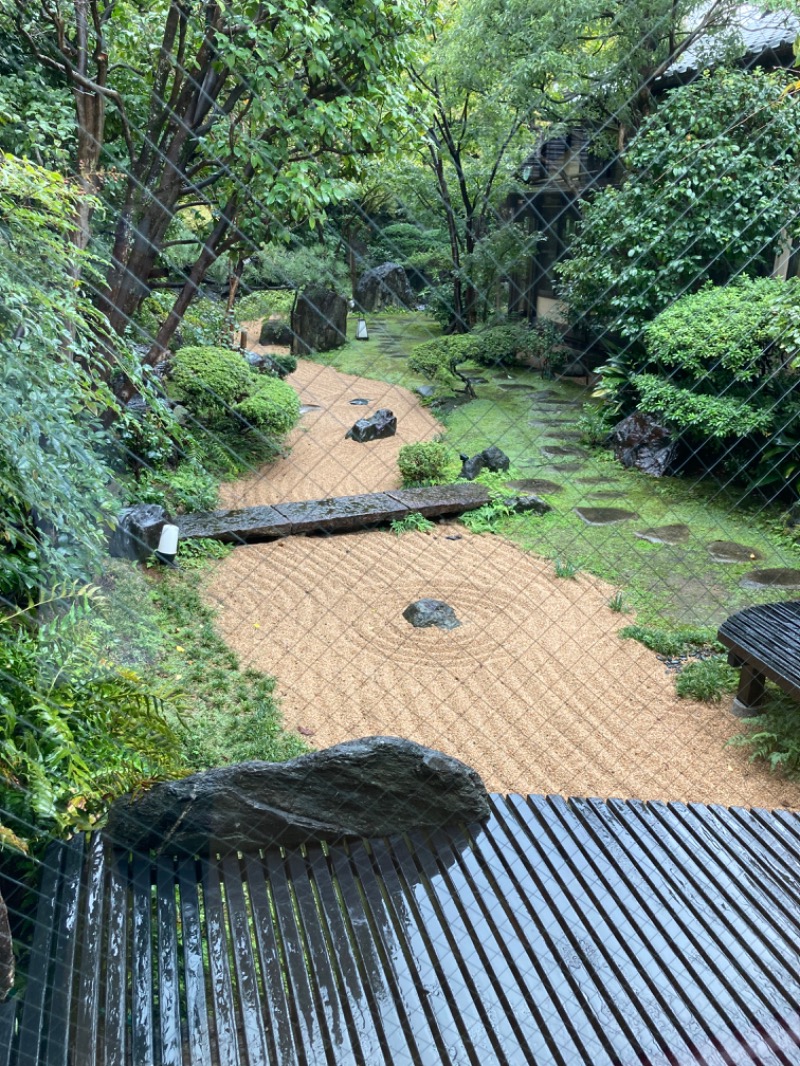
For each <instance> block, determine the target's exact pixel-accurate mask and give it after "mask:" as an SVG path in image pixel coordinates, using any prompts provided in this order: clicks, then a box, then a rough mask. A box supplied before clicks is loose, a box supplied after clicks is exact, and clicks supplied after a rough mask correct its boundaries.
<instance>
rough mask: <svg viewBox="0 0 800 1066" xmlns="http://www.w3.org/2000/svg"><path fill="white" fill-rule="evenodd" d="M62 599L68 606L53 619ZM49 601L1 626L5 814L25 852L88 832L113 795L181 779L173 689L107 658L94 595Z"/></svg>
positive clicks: (76, 593)
mask: <svg viewBox="0 0 800 1066" xmlns="http://www.w3.org/2000/svg"><path fill="white" fill-rule="evenodd" d="M56 597H59V598H60V597H63V598H64V600H65V601H67V602H68V599H71V600H72V602H71V604H70V606H69V608H68V609H65V608H66V602H65V603H64V604H63V605H61V604H59V605H58V608H59V609H58V611H57V612H56V613H54V611H55V608H56V604H55V602H54V601H55V599H56ZM50 601H51V602H50V603H49V604H48V606H47V609H42V606H40V613H39V614H38V616H37V611H36V608H34V607H31V608H27V609H25V610H20V611H17V612H15V613H14V614H12V615H8V616H6V617H5V618H3V619H0V810H2V812H3V820H4V822H5V823H6V825H7V828H9V829H11V831H12V832H13V833H14V834H15V835H16V837H17V838H18V839H19V840H20V841H22V842H24V843H25V844H31V843H34V842H36V841H38V839H40V838H41V837H46V836H47V835H50V834H53V833H55V834H60V833H63V832H66V831H67V830H70V829H88V828H90V827H91V826H92V825H93V824H94V823H95V822H96V821H97V820H98V818H100V817H101V816H102V814H103V812H104V811H105V809H106V807H107V805H108V803H109V801H110V800H111V799H113V798H114V797H115V796H117V795H120V794H122V793H124V792H127V791H129V790H130V789H132V788H135V787H136V786H137V785H138V784H140V783H141V782H143V781H145V780H148V779H151V778H153V777H163V776H170V775H174V774H175V773H178V772H179V771H180V761H179V758H178V745H177V739H176V737H175V734H174V732H173V730H172V729H171V728H170V727H169V725H168V724H167V720H166V718H165V710H166V708H167V707H168V706H170V705H171V706H172V707H173V709H174V708H175V707H176V703H175V700H176V694H175V691H174V689H170V688H167V687H155V686H153V685H152V684H151V683H149V682H145V681H144V680H143V679H142V678H141V677H140V676H139V675H138V674H137V673H135V672H134V671H132V670H130V669H128V668H125V667H121V666H118V665H116V664H115V663H113V662H111V661H110V660H109V659H107V658H105V657H104V655H103V648H102V643H101V640H100V638H99V636H98V633H97V631H96V630H95V629H94V628H93V627H92V624H91V623H92V612H93V611H96V610H99V609H100V608H99V607H98V597H97V590H96V589H94V588H92V587H91V586H85V587H83V588H73V589H62V590H60V591H59V592H57V593H56V594H55V595H54V596H51V597H50ZM2 846H3V839H2V835H0V848H2Z"/></svg>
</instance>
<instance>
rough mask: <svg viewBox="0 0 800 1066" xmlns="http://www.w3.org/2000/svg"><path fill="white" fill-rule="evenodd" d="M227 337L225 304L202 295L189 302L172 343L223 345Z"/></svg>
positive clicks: (183, 345)
mask: <svg viewBox="0 0 800 1066" xmlns="http://www.w3.org/2000/svg"><path fill="white" fill-rule="evenodd" d="M229 337H230V329H229V323H228V322H226V320H225V304H224V303H223V302H221V301H220V300H210V299H209V298H208V297H202V298H201V299H199V300H192V302H191V303H190V304H189V307H188V308H187V310H186V313H185V314H184V316H183V318H182V319H181V324H180V327H179V330H178V333H177V334H176V335H175V337H174V345H175V346H176V347H186V348H193V347H208V346H214V345H218V344H221V345H224V344H225V342H226V341H227V340H228V338H229Z"/></svg>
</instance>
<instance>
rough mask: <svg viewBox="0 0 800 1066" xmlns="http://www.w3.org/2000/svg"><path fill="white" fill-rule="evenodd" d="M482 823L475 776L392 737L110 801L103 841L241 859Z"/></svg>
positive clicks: (482, 793)
mask: <svg viewBox="0 0 800 1066" xmlns="http://www.w3.org/2000/svg"><path fill="white" fill-rule="evenodd" d="M488 815H489V805H488V798H487V794H486V789H485V787H484V785H483V782H482V781H481V779H480V777H479V776H478V774H477V773H476V772H475V771H474V770H472V769H470V768H469V767H468V766H465V765H464V763H461V762H459V761H458V760H457V759H453V758H451V757H450V756H448V755H444V754H442V753H441V752H439V751H433V750H431V749H430V748H424V747H422V746H421V745H419V744H415V743H414V742H413V741H410V740H401V739H399V738H397V737H366V738H364V739H362V740H351V741H348V742H347V743H345V744H339V745H337V746H336V747H334V748H328V749H327V750H325V751H318V752H313V753H312V754H310V755H303V756H301V757H300V758H298V759H292V760H290V761H289V762H285V763H265V762H247V763H240V764H238V765H236V766H226V767H222V768H220V769H216V770H207V771H205V772H204V773H200V774H194V775H193V776H191V777H185V778H183V779H182V780H177V781H165V782H162V783H160V784H157V785H154V786H153V787H152V788H151V789H149V790H148V791H146V792H143V793H132V794H130V795H128V796H124V797H122V798H121V799H119V800H117V801H116V802H115V803H114V804H112V806H111V810H110V811H109V816H108V823H107V826H106V829H105V833H106V835H107V836H108V837H109V838H110V839H111V840H113V841H114V842H115V843H118V844H121V845H123V846H124V847H126V848H127V847H130V848H134V849H136V850H140V851H144V850H150V849H152V850H155V851H157V852H159V853H166V854H175V853H178V852H201V851H204V850H206V849H207V848H208V847H209V846H211V847H212V848H214V849H217V850H222V851H235V850H241V851H249V850H254V849H256V848H263V847H268V846H270V845H275V844H285V845H295V844H302V843H305V842H306V841H310V840H338V839H340V838H342V837H348V836H350V837H382V836H388V835H389V834H392V833H404V832H408V831H410V830H413V829H417V828H424V827H434V826H442V825H447V824H448V823H451V822H462V821H463V822H472V821H476V820H481V819H484V818H486V817H488Z"/></svg>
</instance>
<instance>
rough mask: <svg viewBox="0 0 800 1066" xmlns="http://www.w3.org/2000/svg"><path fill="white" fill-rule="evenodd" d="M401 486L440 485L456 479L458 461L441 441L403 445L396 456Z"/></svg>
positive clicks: (458, 467) (450, 449)
mask: <svg viewBox="0 0 800 1066" xmlns="http://www.w3.org/2000/svg"><path fill="white" fill-rule="evenodd" d="M397 465H398V466H399V467H400V474H401V476H402V478H403V485H404V486H405V487H406V488H409V487H411V486H413V485H441V484H444V483H446V482H448V481H454V480H455V478H456V477H458V473H459V470H460V465H461V464H460V461H459V459H458V456H457V455H456V453H455V452H454V451H453V449H452V448H450V447H448V445H446V444H443V443H442V442H441V441H435V440H430V441H422V442H421V443H419V444H404V445H403V447H402V448H401V449H400V453H399V455H398V456H397Z"/></svg>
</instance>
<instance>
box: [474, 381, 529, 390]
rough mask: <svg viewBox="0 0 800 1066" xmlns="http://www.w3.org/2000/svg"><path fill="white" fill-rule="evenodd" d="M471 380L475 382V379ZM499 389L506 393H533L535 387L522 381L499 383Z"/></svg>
mask: <svg viewBox="0 0 800 1066" xmlns="http://www.w3.org/2000/svg"><path fill="white" fill-rule="evenodd" d="M470 380H472V381H474V380H475V378H471V379H470ZM498 388H500V389H503V391H504V392H532V391H533V385H524V384H523V383H522V382H521V381H512V382H502V381H501V382H499V383H498Z"/></svg>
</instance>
